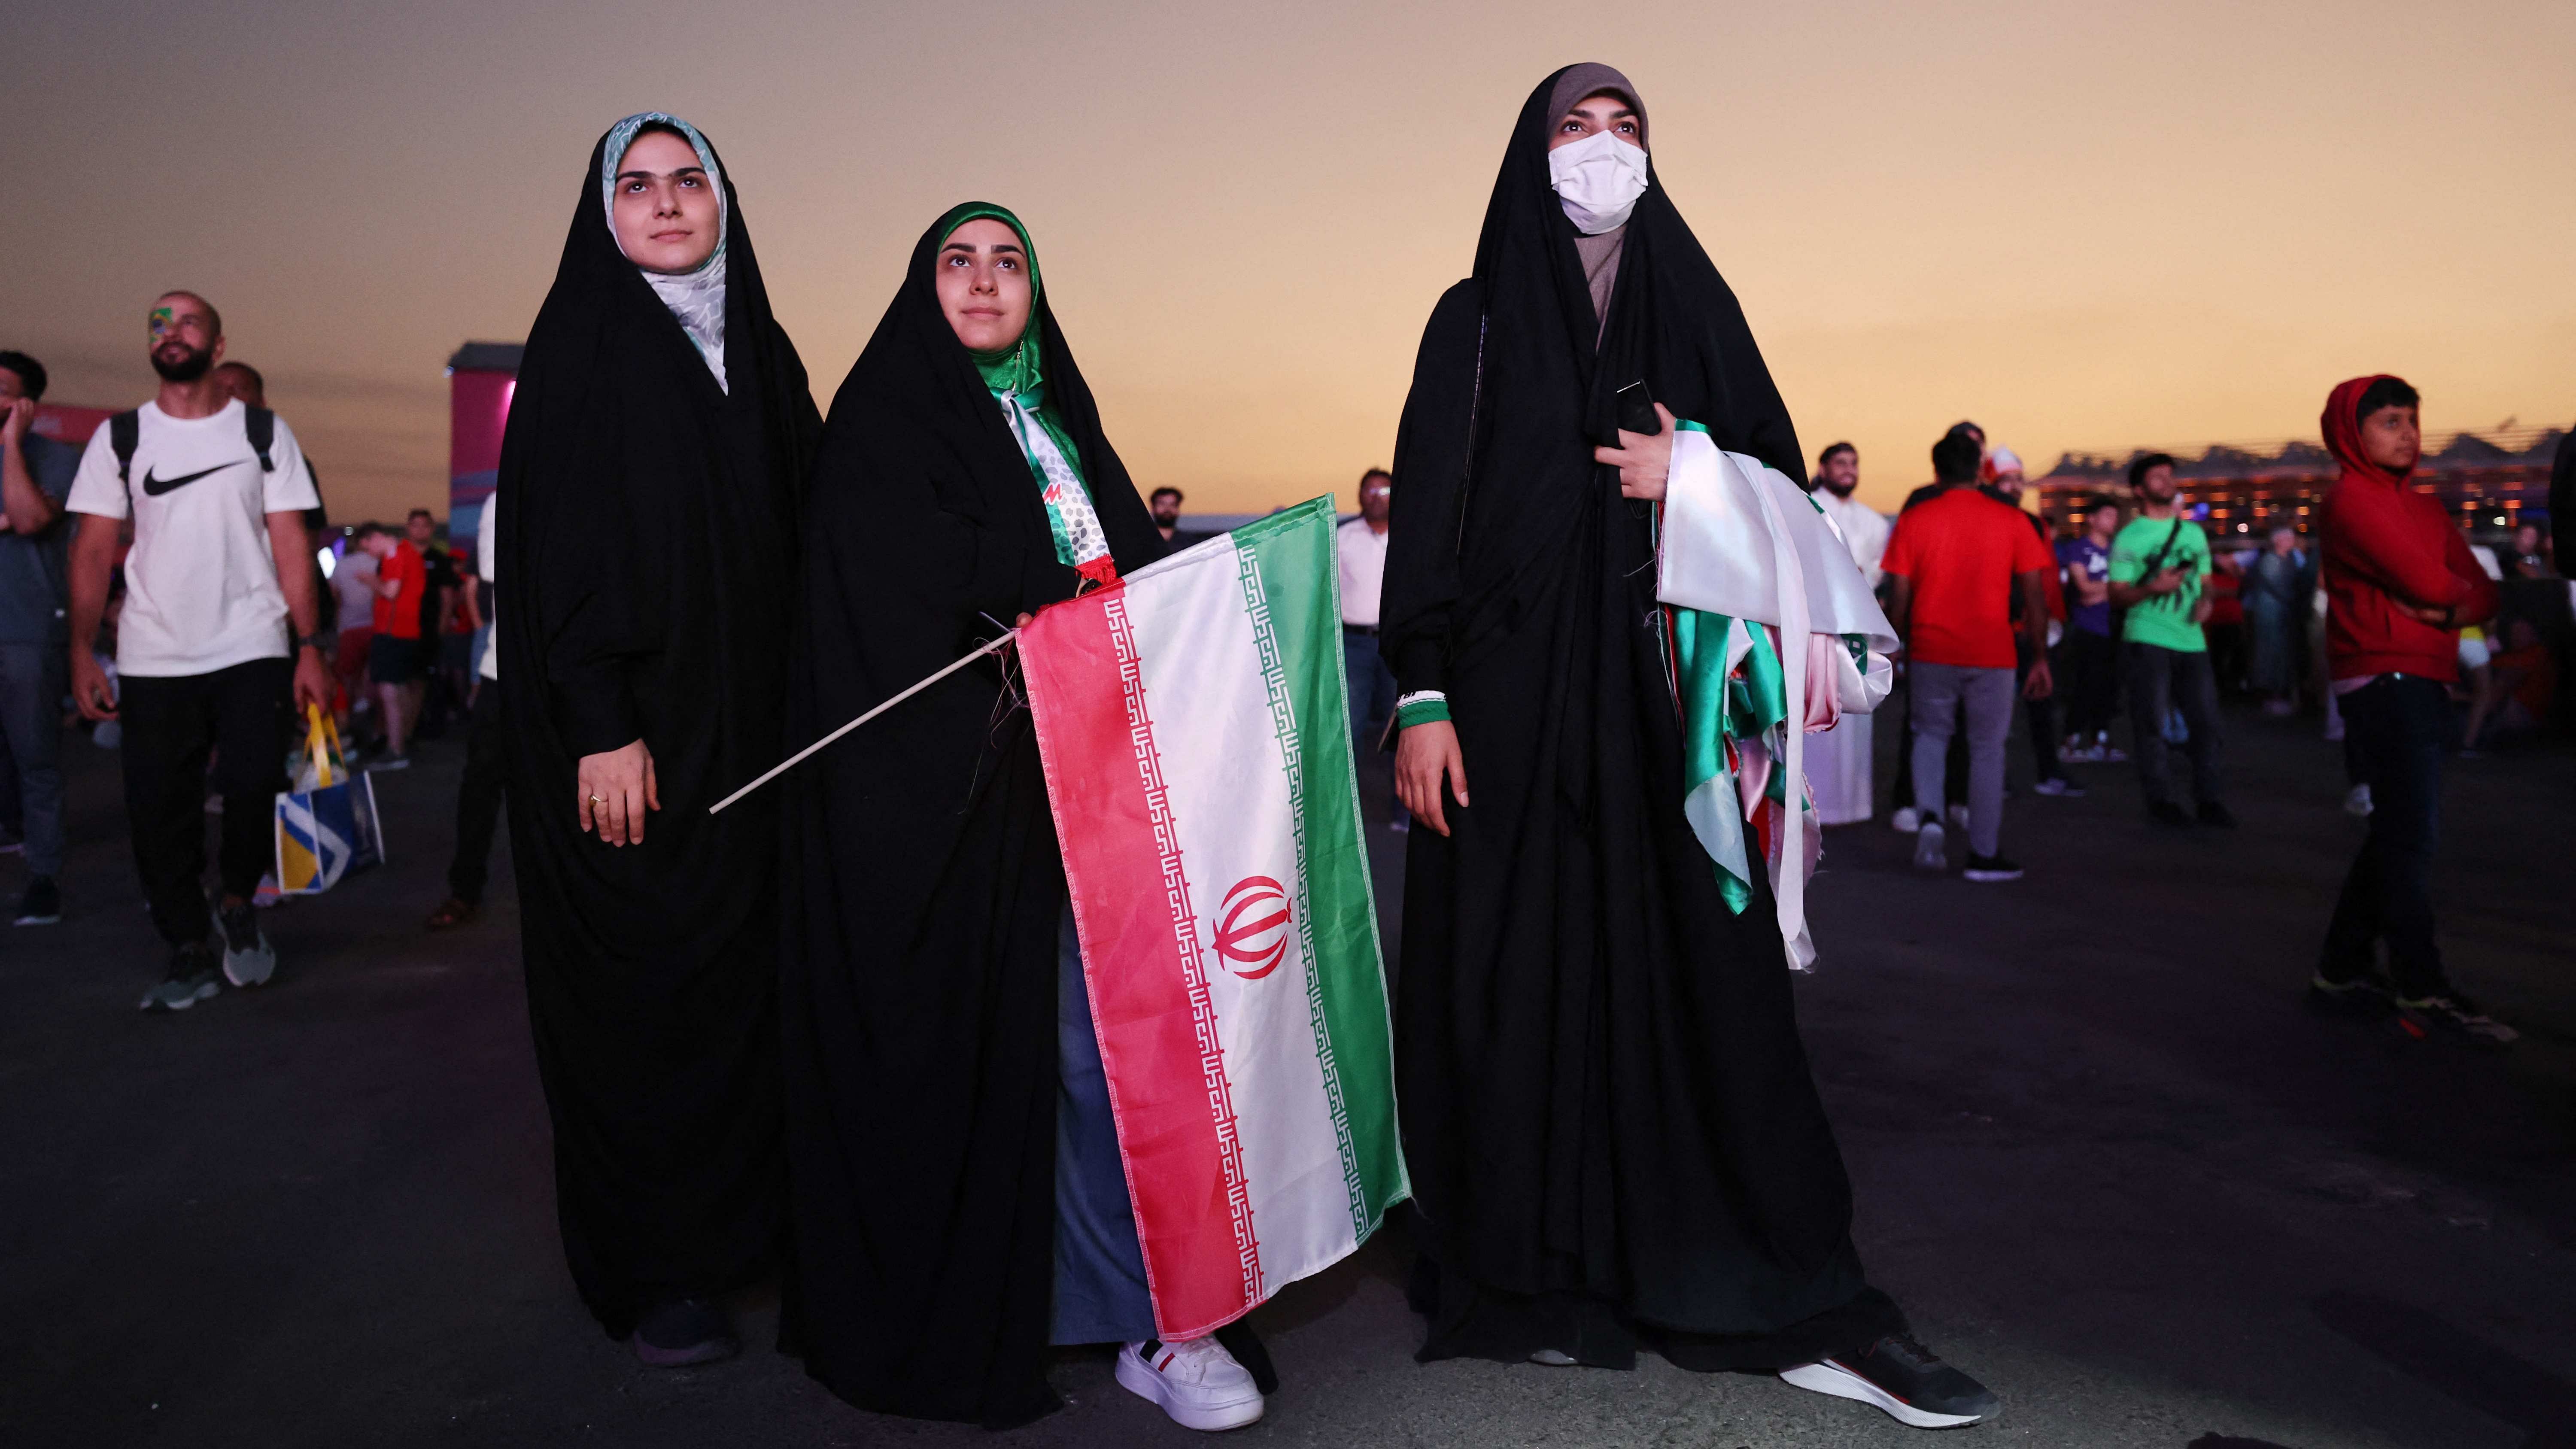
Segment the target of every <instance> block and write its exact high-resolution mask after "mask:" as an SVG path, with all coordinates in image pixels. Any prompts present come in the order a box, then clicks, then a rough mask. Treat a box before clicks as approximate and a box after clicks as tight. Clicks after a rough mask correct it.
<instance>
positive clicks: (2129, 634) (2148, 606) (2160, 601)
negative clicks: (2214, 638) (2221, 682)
mask: <svg viewBox="0 0 2576 1449" xmlns="http://www.w3.org/2000/svg"><path fill="white" fill-rule="evenodd" d="M2177 526H2179V527H2180V529H2181V532H2179V533H2177V532H2175V529H2176V527H2177ZM2168 537H2170V538H2172V540H2173V546H2172V547H2170V548H2168V547H2166V545H2165V540H2166V539H2167V538H2168ZM2159 549H2161V550H2163V552H2164V558H2163V559H2162V561H2161V562H2159V563H2158V564H2157V568H2158V569H2160V570H2161V569H2181V570H2182V571H2183V575H2184V580H2185V581H2184V583H2183V586H2182V587H2181V588H2179V589H2176V590H2174V591H2173V592H2172V593H2170V594H2165V595H2163V596H2161V597H2158V598H2152V599H2147V600H2144V601H2142V602H2139V603H2135V604H2131V605H2130V606H2129V617H2128V621H2127V622H2126V623H2124V624H2122V625H2121V626H2120V637H2121V638H2123V639H2126V640H2128V641H2130V642H2131V643H2133V644H2153V645H2155V646H2157V647H2158V648H2161V649H2179V650H2182V651H2184V652H2186V653H2192V654H2197V653H2201V652H2202V651H2204V650H2206V649H2208V648H2209V641H2208V640H2206V639H2204V638H2202V637H2201V632H2200V626H2199V625H2198V624H2195V623H2193V622H2192V618H2191V611H2192V606H2193V605H2195V604H2198V603H2199V602H2200V591H2201V588H2202V587H2203V586H2202V584H2201V580H2203V579H2205V578H2207V577H2209V536H2208V535H2207V534H2204V533H2202V532H2201V531H2200V525H2199V524H2197V523H2194V522H2192V521H2190V520H2189V519H2173V518H2132V519H2130V520H2129V522H2128V524H2127V525H2126V526H2125V527H2123V528H2122V529H2121V530H2120V536H2119V537H2117V538H2115V539H2112V540H2111V582H2113V583H2115V584H2135V583H2143V582H2145V581H2146V577H2147V561H2148V560H2149V559H2152V558H2155V556H2156V553H2157V551H2158V550H2159Z"/></svg>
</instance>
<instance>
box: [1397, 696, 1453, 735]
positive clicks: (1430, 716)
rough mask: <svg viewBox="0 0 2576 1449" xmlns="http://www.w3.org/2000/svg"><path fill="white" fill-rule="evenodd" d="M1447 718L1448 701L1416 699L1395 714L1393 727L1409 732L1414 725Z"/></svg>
mask: <svg viewBox="0 0 2576 1449" xmlns="http://www.w3.org/2000/svg"><path fill="white" fill-rule="evenodd" d="M1448 717H1449V701H1447V700H1445V699H1417V700H1415V701H1414V702H1413V703H1411V704H1408V705H1405V706H1404V707H1402V708H1401V709H1398V710H1397V711H1396V712H1395V727H1396V728H1397V729H1400V730H1409V729H1411V728H1413V727H1414V726H1415V725H1418V724H1429V723H1431V722H1432V721H1433V720H1440V719H1447V718H1448Z"/></svg>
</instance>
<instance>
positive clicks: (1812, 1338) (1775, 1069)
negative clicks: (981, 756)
mask: <svg viewBox="0 0 2576 1449" xmlns="http://www.w3.org/2000/svg"><path fill="white" fill-rule="evenodd" d="M1646 145H1647V130H1646V113H1645V107H1644V105H1643V103H1642V102H1641V101H1640V100H1639V98H1638V95H1637V91H1636V88H1635V87H1633V86H1631V85H1630V84H1629V83H1628V81H1627V79H1626V78H1625V77H1623V76H1621V75H1620V74H1619V73H1618V72H1617V71H1614V70H1612V69H1610V68H1609V67H1607V66H1600V65H1579V66H1573V67H1570V68H1568V69H1566V70H1562V71H1559V72H1557V73H1556V74H1555V75H1553V76H1550V77H1549V78H1548V79H1547V80H1546V81H1544V82H1542V83H1541V84H1540V85H1539V87H1538V89H1537V90H1536V91H1534V92H1532V93H1531V95H1530V98H1529V100H1528V102H1527V103H1526V104H1525V105H1524V106H1523V107H1522V108H1521V113H1520V119H1519V122H1518V124H1517V126H1516V128H1515V129H1514V131H1513V132H1512V139H1511V144H1510V146H1509V148H1508V149H1507V150H1506V151H1505V152H1504V156H1503V168H1502V175H1501V177H1500V179H1499V180H1497V181H1496V183H1495V186H1494V195H1493V200H1492V202H1491V203H1490V205H1489V206H1488V208H1487V210H1486V213H1485V223H1484V234H1483V236H1482V237H1481V239H1480V240H1479V241H1478V243H1477V248H1476V269H1475V275H1474V276H1473V277H1471V278H1470V279H1468V280H1467V281H1464V282H1461V283H1459V284H1458V285H1457V286H1455V287H1452V288H1451V289H1450V290H1449V291H1448V293H1447V294H1446V295H1444V296H1443V297H1442V298H1441V299H1440V304H1439V306H1438V308H1437V309H1436V310H1434V312H1433V313H1432V317H1431V323H1430V326H1429V328H1428V329H1427V330H1426V331H1425V333H1424V335H1423V339H1422V350H1421V354H1420V357H1419V359H1418V360H1417V362H1416V365H1415V371H1414V378H1413V390H1412V394H1411V396H1410V398H1409V399H1408V400H1407V402H1406V404H1405V410H1404V420H1403V427H1402V433H1401V435H1400V436H1399V438H1398V440H1397V445H1396V458H1395V476H1396V483H1397V487H1396V489H1395V510H1396V513H1395V519H1394V523H1393V530H1392V533H1391V535H1390V537H1391V547H1390V552H1389V555H1388V559H1387V570H1386V615H1385V619H1386V633H1385V638H1384V643H1385V647H1386V648H1387V650H1388V653H1389V655H1390V657H1391V658H1392V659H1393V660H1394V663H1395V671H1396V677H1397V683H1398V687H1399V690H1400V693H1401V698H1400V700H1399V711H1398V722H1399V724H1400V725H1402V726H1403V732H1402V734H1401V736H1400V737H1399V744H1398V748H1397V762H1396V770H1397V776H1398V780H1399V789H1400V791H1401V792H1402V793H1403V795H1404V797H1405V803H1406V804H1407V805H1408V806H1410V807H1411V808H1412V810H1413V811H1414V813H1415V814H1416V816H1417V817H1418V818H1419V820H1420V821H1421V825H1422V827H1423V828H1417V829H1416V830H1415V831H1414V832H1413V836H1412V844H1411V847H1410V854H1409V857H1408V860H1407V867H1406V871H1407V873H1406V881H1405V909H1404V926H1405V931H1404V955H1403V963H1404V964H1403V978H1402V984H1401V988H1400V991H1399V993H1398V1013H1397V1024H1396V1048H1397V1059H1398V1068H1397V1070H1398V1077H1399V1086H1398V1096H1399V1099H1400V1100H1401V1101H1402V1102H1403V1104H1404V1114H1403V1120H1404V1135H1405V1151H1406V1158H1407V1161H1408V1162H1409V1164H1410V1166H1411V1168H1412V1172H1413V1182H1414V1193H1415V1201H1416V1204H1417V1208H1418V1212H1417V1215H1416V1218H1415V1228H1416V1233H1417V1239H1418V1241H1419V1243H1420V1246H1421V1248H1422V1259H1421V1262H1420V1265H1419V1267H1418V1269H1417V1277H1416V1281H1415V1284H1414V1302H1415V1307H1416V1308H1417V1309H1418V1310H1420V1311H1421V1312H1423V1313H1424V1314H1425V1315H1426V1316H1427V1317H1428V1318H1429V1320H1430V1325H1429V1335H1428V1338H1427V1341H1426V1342H1425V1343H1424V1345H1423V1349H1422V1357H1423V1358H1425V1359H1438V1358H1452V1357H1461V1356H1470V1357H1482V1358H1494V1359H1501V1360H1506V1361H1519V1360H1524V1359H1534V1360H1536V1361H1538V1362H1541V1363H1552V1364H1589V1365H1594V1366H1598V1367H1608V1368H1626V1367H1629V1366H1630V1365H1631V1364H1632V1363H1633V1362H1634V1359H1635V1354H1636V1350H1637V1348H1638V1346H1639V1345H1640V1344H1644V1345H1647V1346H1650V1347H1653V1348H1655V1349H1657V1350H1658V1351H1660V1352H1662V1353H1663V1354H1664V1355H1665V1356H1666V1357H1667V1358H1669V1359H1671V1360H1672V1361H1673V1362H1675V1363H1677V1364H1680V1365H1682V1366H1684V1367H1686V1368H1692V1369H1700V1370H1715V1369H1769V1370H1780V1371H1783V1373H1784V1377H1787V1378H1788V1379H1789V1380H1790V1381H1791V1382H1792V1383H1796V1384H1798V1385H1800V1386H1801V1387H1806V1388H1811V1389H1818V1390H1821V1391H1824V1392H1827V1393H1835V1394H1841V1395H1843V1396H1845V1397H1850V1398H1855V1399H1861V1400H1863V1401H1865V1402H1870V1403H1874V1404H1877V1405H1878V1406H1879V1407H1881V1408H1884V1409H1886V1410H1887V1411H1888V1412H1890V1413H1892V1414H1895V1415H1896V1416H1897V1417H1899V1418H1900V1419H1903V1420H1904V1421H1905V1422H1907V1423H1911V1424H1917V1425H1921V1426H1924V1427H1935V1426H1946V1425H1951V1424H1960V1423H1971V1422H1975V1421H1976V1420H1977V1419H1980V1418H1984V1417H1988V1416H1991V1415H1992V1414H1993V1413H1994V1412H1996V1403H1995V1399H1994V1396H1993V1395H1992V1394H1990V1393H1988V1392H1987V1391H1986V1390H1985V1389H1984V1388H1983V1387H1982V1386H1980V1385H1978V1384H1977V1383H1976V1382H1975V1381H1974V1380H1972V1379H1970V1378H1968V1377H1967V1376H1966V1375H1964V1374H1962V1373H1960V1372H1959V1371H1958V1370H1956V1369H1952V1368H1949V1367H1948V1366H1946V1365H1944V1364H1942V1363H1941V1362H1940V1360H1938V1359H1936V1358H1934V1357H1932V1356H1931V1355H1930V1354H1929V1353H1928V1352H1927V1351H1925V1350H1924V1349H1923V1348H1922V1346H1921V1345H1919V1344H1917V1343H1915V1342H1914V1341H1913V1340H1912V1339H1911V1338H1909V1337H1908V1336H1907V1335H1906V1328H1905V1320H1904V1316H1903V1315H1902V1314H1901V1313H1900V1312H1899V1311H1898V1310H1897V1307H1896V1305H1895V1304H1894V1303H1893V1302H1892V1301H1890V1300H1889V1299H1888V1297H1887V1296H1886V1295H1885V1294H1883V1293H1881V1292H1879V1291H1878V1290H1876V1289H1874V1288H1872V1287H1870V1286H1869V1284H1868V1281H1867V1280H1866V1279H1865V1278H1864V1277H1863V1276H1862V1272H1861V1266H1860V1262H1859V1259H1858V1257H1857V1255H1856V1254H1855V1253H1854V1251H1853V1248H1852V1243H1851V1235H1850V1221H1851V1188H1850V1183H1849V1180H1848V1179H1847V1178H1846V1177H1845V1176H1844V1173H1843V1165H1842V1158H1841V1154H1840V1152H1839V1150H1838V1149H1837V1148H1836V1146H1835V1144H1834V1138H1833V1131H1832V1128H1831V1127H1830V1126H1829V1125H1828V1124H1827V1122H1826V1120H1825V1114H1824V1108H1823V1105H1822V1103H1821V1102H1820V1101H1819V1099H1818V1097H1817V1095H1816V1088H1815V1083H1814V1081H1813V1079H1812V1077H1811V1076H1810V1074H1809V1072H1808V1069H1807V1060H1806V1053H1805V1050H1804V1048H1803V1047H1802V1046H1801V1045H1800V1043H1799V1039H1798V1027H1797V1021H1796V1017H1795V1014H1794V1003H1793V1001H1792V998H1791V992H1790V982H1789V973H1788V969H1787V961H1786V953H1785V951H1784V947H1783V943H1782V940H1781V936H1780V933H1779V929H1778V926H1777V925H1776V923H1775V917H1774V911H1773V906H1772V902H1771V898H1770V897H1771V893H1770V890H1769V888H1768V885H1767V883H1766V882H1765V881H1764V880H1763V872H1762V871H1761V870H1759V869H1756V870H1754V871H1753V872H1752V877H1753V879H1752V882H1751V886H1752V897H1751V899H1750V901H1749V902H1746V903H1744V904H1743V908H1742V909H1737V908H1734V907H1731V906H1730V904H1729V902H1728V900H1727V898H1726V897H1725V896H1724V895H1723V894H1722V893H1721V890H1720V883H1719V879H1718V874H1717V871H1716V869H1715V867H1714V864H1713V862H1712V860H1711V858H1710V856H1709V855H1708V854H1707V852H1706V851H1705V850H1703V849H1702V847H1701V846H1700V844H1699V842H1698V839H1697V838H1696V837H1695V836H1694V834H1693V831H1692V828H1691V824H1690V822H1689V820H1688V819H1686V818H1685V816H1684V813H1683V796H1684V785H1683V759H1682V731H1681V721H1680V716H1679V710H1678V706H1677V704H1676V694H1675V690H1674V686H1673V683H1672V675H1671V674H1670V673H1669V672H1668V658H1669V656H1668V654H1667V652H1666V651H1667V643H1666V635H1665V631H1664V629H1663V627H1662V620H1661V617H1660V614H1659V610H1658V608H1657V605H1656V600H1655V569H1654V567H1653V560H1654V557H1655V542H1654V534H1653V526H1654V525H1653V516H1652V515H1653V508H1654V502H1653V500H1656V499H1659V498H1660V497H1661V496H1662V492H1663V486H1664V474H1665V470H1666V468H1667V466H1668V464H1669V460H1670V457H1671V452H1672V436H1673V432H1674V427H1673V424H1672V422H1671V419H1673V418H1678V419H1680V420H1682V421H1683V422H1684V423H1685V424H1692V425H1697V426H1701V427H1705V428H1706V429H1707V430H1708V431H1709V433H1710V434H1711V435H1712V440H1713V441H1714V442H1715V443H1716V444H1717V446H1718V447H1720V448H1723V449H1726V450H1729V451H1733V452H1738V453H1746V454H1750V455H1752V456H1754V457H1756V458H1759V459H1761V460H1763V461H1764V462H1766V463H1768V464H1769V465H1771V466H1772V467H1774V468H1777V469H1779V470H1781V471H1782V472H1784V473H1787V474H1789V475H1790V476H1792V477H1796V476H1799V469H1800V467H1801V464H1802V461H1803V460H1802V458H1801V456H1800V454H1799V450H1798V443H1797V438H1796V435H1795V433H1794V432H1793V430H1792V429H1791V427H1790V424H1789V417H1788V414H1787V411H1786V410H1785V409H1784V408H1783V407H1782V406H1781V402H1780V396H1779V393H1778V391H1777V390H1776V389H1775V388H1774V387H1773V386H1772V383H1771V377H1770V374H1769V372H1768V371H1767V370H1766V369H1765V368H1764V367H1763V364H1762V357H1761V354H1760V353H1759V352H1758V351H1757V350H1756V349H1755V347H1754V344H1753V338H1752V335H1751V333H1750V332H1749V331H1748V330H1747V329H1746V327H1745V324H1744V318H1743V314H1742V313H1741V311H1739V309H1738V308H1737V306H1736V302H1735V297H1734V295H1733V294H1732V293H1731V292H1729V291H1728V290H1727V287H1726V284H1725V282H1724V281H1722V280H1720V278H1719V277H1718V274H1717V270H1716V268H1715V267H1714V266H1712V265H1711V264H1710V262H1709V260H1708V256H1707V254H1706V253H1704V252H1702V251H1701V250H1700V247H1699V243H1698V242H1697V241H1696V240H1695V239H1694V238H1693V237H1692V235H1691V231H1690V228H1689V227H1688V226H1687V225H1686V224H1684V222H1683V221H1682V218H1681V215H1680V213H1679V212H1677V211H1676V210H1675V209H1674V207H1673V203H1672V200H1671V198H1670V197H1669V196H1667V195H1666V194H1665V192H1664V190H1663V189H1662V187H1661V186H1659V185H1658V184H1656V182H1655V180H1654V175H1653V170H1652V167H1651V165H1650V164H1649V162H1648V160H1647V155H1646V149H1645V148H1646ZM1637 382H1643V383H1644V384H1645V385H1646V388H1647V390H1648V392H1650V393H1651V395H1652V398H1653V401H1654V402H1655V404H1657V405H1658V406H1660V407H1661V408H1663V409H1665V410H1666V411H1665V414H1664V419H1665V420H1664V422H1663V423H1662V425H1661V427H1660V431H1659V432H1657V433H1655V434H1652V435H1644V434H1639V433H1635V432H1628V433H1622V432H1620V430H1619V429H1618V427H1617V423H1616V420H1617V419H1618V418H1619V417H1621V416H1622V411H1621V404H1620V401H1619V399H1618V397H1617V394H1618V392H1619V390H1620V389H1622V388H1625V387H1627V386H1629V385H1630V384H1633V383H1637ZM1632 398H1633V394H1632ZM1631 406H1632V407H1635V408H1642V400H1636V401H1634V402H1632V403H1631ZM1630 415H1631V416H1633V415H1634V414H1633V413H1631V414H1630ZM1471 781H1472V785H1471V784H1470V782H1471ZM1471 801H1472V802H1473V803H1472V804H1471V803H1470V802H1471Z"/></svg>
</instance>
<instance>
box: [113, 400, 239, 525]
mask: <svg viewBox="0 0 2576 1449" xmlns="http://www.w3.org/2000/svg"><path fill="white" fill-rule="evenodd" d="M242 432H243V433H245V434H247V435H248V436H249V438H250V446H251V451H253V452H255V453H257V454H259V471H261V472H263V473H274V472H276V471H277V463H276V461H275V460H274V459H272V458H270V457H269V456H268V450H269V449H270V448H272V447H274V446H276V444H277V414H276V413H274V412H271V411H269V410H268V409H267V408H255V407H248V406H245V407H244V408H243V409H242ZM142 442H143V410H142V409H140V408H127V409H126V410H125V411H123V412H121V413H118V414H117V415H116V416H115V417H112V418H109V419H108V420H107V445H108V447H109V448H111V449H113V450H114V451H115V453H116V481H117V482H119V483H122V484H124V485H125V499H126V502H125V508H126V511H127V512H128V513H131V512H133V511H134V478H133V472H134V450H135V448H137V447H138V446H140V445H141V444H142Z"/></svg>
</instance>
